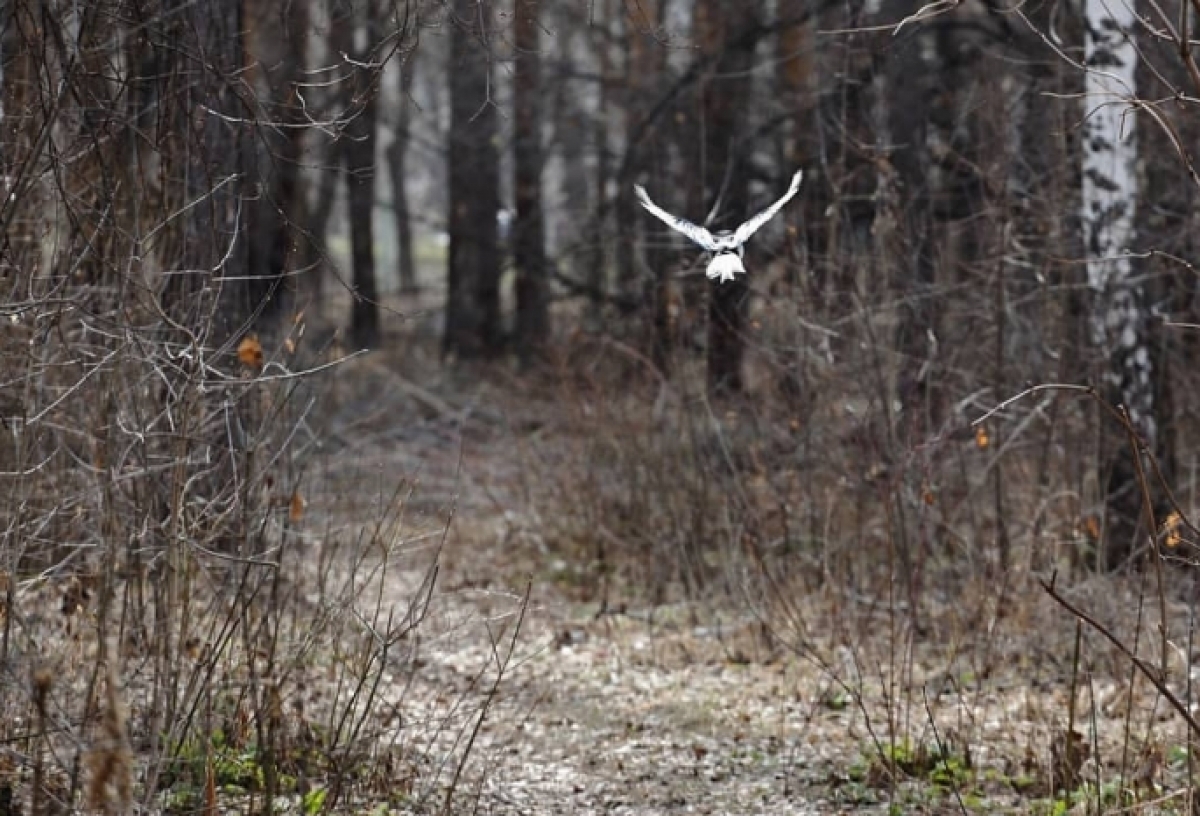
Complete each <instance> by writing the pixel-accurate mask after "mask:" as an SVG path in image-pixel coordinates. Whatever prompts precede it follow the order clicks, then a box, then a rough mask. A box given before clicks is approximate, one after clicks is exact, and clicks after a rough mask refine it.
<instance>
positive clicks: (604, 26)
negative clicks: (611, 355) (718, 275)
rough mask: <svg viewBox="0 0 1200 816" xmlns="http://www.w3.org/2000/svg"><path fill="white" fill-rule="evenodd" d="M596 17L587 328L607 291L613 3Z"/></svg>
mask: <svg viewBox="0 0 1200 816" xmlns="http://www.w3.org/2000/svg"><path fill="white" fill-rule="evenodd" d="M596 13H597V15H598V19H597V20H596V22H595V25H594V26H593V30H595V31H596V35H595V37H594V38H593V42H594V44H595V48H596V54H597V59H598V61H599V69H600V101H599V111H598V115H597V116H595V117H594V120H593V130H594V139H595V150H596V212H597V218H596V223H595V224H594V225H593V226H592V240H591V251H590V253H589V255H588V265H587V284H588V292H589V294H588V311H587V319H588V322H589V324H590V328H597V327H599V326H600V321H601V319H602V314H603V306H604V295H605V292H606V290H607V281H606V280H605V278H606V270H607V267H608V263H609V260H608V254H607V252H606V247H607V245H608V240H607V236H608V232H607V224H608V219H607V217H606V216H607V215H608V212H609V207H608V202H607V201H606V195H607V188H608V181H609V176H610V175H612V170H611V166H610V165H611V162H610V160H609V151H610V148H609V143H608V127H609V123H608V116H606V115H605V113H606V112H607V111H608V110H610V107H609V106H610V104H611V102H610V98H611V96H612V95H611V93H610V92H609V89H610V86H611V84H612V83H613V81H614V79H615V78H614V76H613V66H612V51H611V49H612V42H611V39H612V28H611V22H612V19H613V11H612V0H602V2H601V3H600V4H599V5H598V7H597V10H596Z"/></svg>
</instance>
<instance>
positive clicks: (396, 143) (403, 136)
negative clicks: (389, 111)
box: [387, 27, 419, 294]
mask: <svg viewBox="0 0 1200 816" xmlns="http://www.w3.org/2000/svg"><path fill="white" fill-rule="evenodd" d="M413 31H414V34H415V32H416V29H415V27H414V29H413ZM417 53H418V50H417V43H416V40H415V36H414V41H413V43H412V45H411V47H410V48H409V47H406V48H404V53H403V54H402V55H400V56H399V57H398V58H397V59H396V62H395V66H394V70H395V74H396V79H397V82H396V84H397V86H398V88H397V90H398V91H399V98H398V99H397V101H396V114H395V120H394V121H393V122H392V142H391V144H389V145H388V148H387V160H388V170H389V171H390V174H391V180H392V212H393V215H394V216H395V219H396V252H397V263H396V265H397V273H398V274H399V277H400V291H401V292H405V293H408V294H413V293H415V292H417V290H418V288H419V287H418V284H417V267H416V260H415V256H414V253H413V232H412V219H411V218H410V216H409V204H408V188H407V186H406V185H405V183H404V182H405V179H406V177H407V171H406V159H407V155H408V144H409V141H410V136H411V133H410V132H411V129H412V105H413V101H412V89H413V77H414V76H415V75H416V69H417Z"/></svg>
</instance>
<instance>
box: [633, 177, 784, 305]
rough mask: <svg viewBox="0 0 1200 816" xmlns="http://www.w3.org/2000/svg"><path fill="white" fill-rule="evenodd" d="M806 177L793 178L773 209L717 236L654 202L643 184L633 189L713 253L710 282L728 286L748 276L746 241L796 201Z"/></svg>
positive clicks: (647, 204)
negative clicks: (785, 206) (790, 203)
mask: <svg viewBox="0 0 1200 816" xmlns="http://www.w3.org/2000/svg"><path fill="white" fill-rule="evenodd" d="M803 175H804V171H803V170H797V171H796V175H794V176H792V183H791V184H790V185H789V186H788V189H787V192H786V193H784V194H783V196H782V197H781V198H780V199H779V200H778V201H776V202H775V203H774V204H772V205H771V206H770V207H767V208H766V209H765V210H763V211H762V212H760V213H759V214H758V215H756V216H754V217H753V218H751V219H750V220H749V221H747V222H746V223H744V224H742V225H741V226H740V227H738V228H737V229H735V230H732V231H730V230H723V231H721V232H718V233H717V234H715V235H714V234H713V233H711V232H709V231H708V229H707V228H705V227H701V226H699V225H698V224H693V223H692V222H691V221H688V220H687V219H686V218H680V217H679V216H677V215H671V214H670V213H669V212H667V211H666V210H664V209H663V208H662V207H660V206H658V205H657V204H655V203H654V202H653V201H651V200H650V196H648V195H647V194H646V190H645V188H644V187H642V185H640V184H635V185H633V189H634V192H636V193H637V197H638V202H639V203H641V205H642V206H643V207H645V208H646V209H647V210H649V212H650V214H651V215H653V216H654V217H656V218H658V219H659V220H661V221H662V222H663V223H664V224H666V225H667V226H668V227H670V228H671V229H674V230H678V231H679V232H682V233H683V234H684V235H686V236H687V237H688V238H691V239H692V240H693V241H695V242H696V243H697V244H699V245H700V246H701V248H703V249H704V251H705V252H708V253H711V254H712V259H711V260H709V262H708V269H707V270H706V271H705V274H706V275H707V276H708V277H709V278H710V279H714V280H718V281H721V282H722V283H724V282H725V281H731V280H733V278H734V276H736V275H738V274H739V273H740V274H743V275H744V274H746V268H745V267H744V266H742V255H743V254H744V253H745V249H744V246H745V243H746V241H748V240H750V236H751V235H753V234H754V233H756V232H758V229H759V227H761V226H762V225H763V224H765V223H767V222H768V221H770V220H771V219H772V218H773V217H774V216H775V213H777V212H779V211H780V210H781V209H783V205H784V204H787V203H788V202H789V201H791V200H792V197H793V196H795V195H796V192H797V191H798V190H799V189H800V179H801V178H802V177H803Z"/></svg>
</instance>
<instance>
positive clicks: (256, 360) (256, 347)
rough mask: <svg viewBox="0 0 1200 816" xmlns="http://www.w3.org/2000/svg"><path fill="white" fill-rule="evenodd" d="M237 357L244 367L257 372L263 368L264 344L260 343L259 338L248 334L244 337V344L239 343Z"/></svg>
mask: <svg viewBox="0 0 1200 816" xmlns="http://www.w3.org/2000/svg"><path fill="white" fill-rule="evenodd" d="M237 356H238V360H240V361H241V363H242V365H244V366H246V367H247V368H252V369H254V370H255V371H257V370H258V369H260V368H262V365H263V350H262V344H261V343H259V342H258V336H257V335H254V334H248V335H246V336H245V337H243V338H242V342H240V343H238V349H237Z"/></svg>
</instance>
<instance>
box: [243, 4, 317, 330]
mask: <svg viewBox="0 0 1200 816" xmlns="http://www.w3.org/2000/svg"><path fill="white" fill-rule="evenodd" d="M266 5H267V6H268V7H269V8H270V9H271V11H272V12H274V19H272V16H270V15H268V16H267V17H266V19H264V20H262V21H260V24H259V25H257V26H255V27H253V29H252V30H259V31H260V32H265V31H275V32H277V33H276V37H277V38H278V40H279V42H278V44H277V47H278V50H279V52H280V54H279V59H278V68H277V69H276V72H277V75H275V76H270V75H269V76H268V77H267V80H268V81H267V87H268V91H269V93H270V96H271V100H270V101H271V102H272V103H274V104H272V105H271V107H270V108H268V110H272V111H278V113H277V114H275V115H274V117H273V118H275V119H277V120H278V121H281V122H283V123H284V125H285V127H283V128H282V129H280V130H278V131H276V129H274V128H270V127H266V128H262V129H261V131H260V133H261V134H262V136H263V138H264V140H265V141H266V144H267V146H268V147H269V148H270V150H271V153H272V155H271V156H270V157H267V158H268V160H267V161H266V162H260V163H261V164H263V165H264V166H267V167H270V168H272V169H273V172H274V178H273V180H272V181H271V183H270V185H269V187H268V189H270V191H271V192H270V195H269V196H268V197H267V198H265V199H264V200H263V201H262V202H261V203H260V205H259V206H258V208H257V210H258V213H259V214H260V218H261V220H262V222H263V224H262V227H263V228H262V229H261V230H260V232H261V234H262V236H263V240H264V243H266V247H265V250H266V255H265V257H264V258H263V259H262V263H261V265H258V264H256V265H258V268H260V269H263V270H264V271H265V277H264V278H263V281H262V284H261V286H260V289H261V295H262V296H263V297H265V298H269V301H268V303H267V307H268V309H269V311H270V313H278V312H279V311H280V310H281V309H282V308H283V307H284V306H285V305H286V304H287V303H288V302H289V301H290V300H291V299H292V296H293V295H294V293H295V286H294V284H293V281H294V278H292V277H291V275H292V273H296V272H298V271H300V270H299V269H298V264H297V261H298V259H300V258H303V257H304V256H305V255H306V253H305V252H304V251H303V250H302V248H301V245H302V243H303V242H304V241H305V240H307V239H306V238H305V236H304V227H305V225H306V224H307V223H308V202H307V201H306V199H305V196H304V188H303V187H302V186H301V184H300V168H301V164H302V161H303V153H304V140H305V138H306V135H307V130H306V129H305V128H303V127H302V125H303V124H304V121H305V119H304V114H303V112H302V107H301V104H300V100H299V96H298V94H299V89H300V84H301V83H302V82H303V81H304V69H305V45H306V43H307V40H308V35H309V15H308V11H309V9H308V3H307V2H293V3H287V4H284V6H283V7H279V8H277V7H276V6H275V5H274V4H272V3H267V4H266ZM284 9H286V10H284ZM264 37H265V34H260V39H262V38H264ZM258 62H259V63H263V62H265V57H259V59H258ZM276 133H278V135H277V136H276V135H275V134H276ZM251 229H254V226H253V225H252V226H251Z"/></svg>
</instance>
